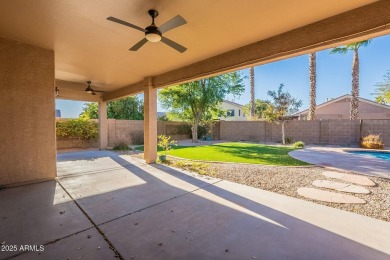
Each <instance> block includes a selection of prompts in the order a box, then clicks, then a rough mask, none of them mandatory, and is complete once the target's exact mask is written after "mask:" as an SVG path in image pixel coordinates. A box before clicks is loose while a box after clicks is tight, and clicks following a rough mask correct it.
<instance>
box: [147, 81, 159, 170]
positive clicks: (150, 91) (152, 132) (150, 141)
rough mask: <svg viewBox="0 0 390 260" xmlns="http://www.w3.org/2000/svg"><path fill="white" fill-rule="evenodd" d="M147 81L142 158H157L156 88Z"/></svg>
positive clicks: (153, 159) (148, 160)
mask: <svg viewBox="0 0 390 260" xmlns="http://www.w3.org/2000/svg"><path fill="white" fill-rule="evenodd" d="M150 83H151V82H148V83H147V84H146V86H145V89H144V159H145V161H146V163H154V162H156V159H157V90H156V89H154V88H153V86H151V85H152V84H150Z"/></svg>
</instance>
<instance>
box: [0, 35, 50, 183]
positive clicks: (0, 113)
mask: <svg viewBox="0 0 390 260" xmlns="http://www.w3.org/2000/svg"><path fill="white" fill-rule="evenodd" d="M0 104H1V109H0V125H1V127H0V185H4V184H14V183H19V182H25V181H36V180H41V179H48V178H54V177H55V176H56V147H55V146H56V143H55V104H54V52H53V51H50V50H45V49H41V48H37V47H33V46H30V45H26V44H22V43H19V42H16V41H12V40H8V39H4V38H0Z"/></svg>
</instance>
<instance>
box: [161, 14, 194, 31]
mask: <svg viewBox="0 0 390 260" xmlns="http://www.w3.org/2000/svg"><path fill="white" fill-rule="evenodd" d="M186 23H187V21H186V20H184V18H183V17H181V16H180V15H178V16H175V17H173V18H172V19H171V20H169V21H168V22H166V23H164V24H163V25H161V26H160V27H158V30H159V31H160V32H161V33H165V32H167V31H169V30H172V29H175V28H176V27H179V26H182V25H183V24H186Z"/></svg>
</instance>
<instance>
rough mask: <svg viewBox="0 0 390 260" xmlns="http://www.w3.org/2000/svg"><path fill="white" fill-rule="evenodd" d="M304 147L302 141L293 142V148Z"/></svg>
mask: <svg viewBox="0 0 390 260" xmlns="http://www.w3.org/2000/svg"><path fill="white" fill-rule="evenodd" d="M303 147H305V143H304V142H302V141H298V142H295V143H294V148H303Z"/></svg>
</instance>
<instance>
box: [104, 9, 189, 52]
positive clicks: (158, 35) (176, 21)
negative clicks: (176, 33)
mask: <svg viewBox="0 0 390 260" xmlns="http://www.w3.org/2000/svg"><path fill="white" fill-rule="evenodd" d="M148 13H149V15H150V16H151V17H152V24H151V25H149V26H148V27H146V28H145V29H142V28H141V27H139V26H136V25H134V24H131V23H128V22H126V21H123V20H120V19H118V18H115V17H112V16H110V17H107V20H109V21H111V22H115V23H119V24H122V25H125V26H128V27H131V28H133V29H136V30H139V31H141V32H144V33H145V38H144V39H142V40H140V41H139V42H138V43H136V44H135V45H134V46H133V47H131V48H130V49H129V50H130V51H137V50H138V49H139V48H141V47H142V46H143V45H144V44H145V43H146V42H148V41H150V42H159V41H162V42H163V43H165V44H166V45H168V46H170V47H172V48H174V49H175V50H177V51H178V52H181V53H183V52H185V51H186V50H187V48H186V47H184V46H182V45H180V44H178V43H176V42H174V41H172V40H170V39H168V38H166V37H164V36H163V33H166V32H167V31H170V30H172V29H175V28H176V27H179V26H181V25H184V24H186V23H187V21H186V20H184V18H183V17H181V16H180V15H177V16H175V17H173V18H172V19H171V20H169V21H168V22H166V23H164V24H163V25H161V26H160V27H157V26H156V25H155V24H154V19H155V18H156V17H157V16H158V12H157V11H156V10H153V9H151V10H149V11H148Z"/></svg>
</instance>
